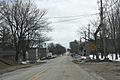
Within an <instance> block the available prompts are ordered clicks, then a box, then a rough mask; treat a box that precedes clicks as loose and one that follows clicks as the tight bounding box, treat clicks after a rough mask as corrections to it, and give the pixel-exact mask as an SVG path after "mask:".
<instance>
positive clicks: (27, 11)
mask: <svg viewBox="0 0 120 80" xmlns="http://www.w3.org/2000/svg"><path fill="white" fill-rule="evenodd" d="M45 14H46V11H45V10H42V9H38V8H37V7H35V5H34V4H33V3H32V2H31V1H30V0H27V1H24V0H13V1H12V0H9V1H6V0H4V1H1V2H0V15H1V16H2V18H3V19H4V22H5V23H6V24H7V26H8V28H9V29H10V32H11V34H12V36H13V38H14V46H15V48H16V59H15V60H16V61H18V59H19V55H22V53H23V45H24V41H26V40H29V37H30V35H32V34H33V33H34V32H41V31H44V30H47V29H49V27H48V25H49V23H48V22H47V20H46V19H44V16H45Z"/></svg>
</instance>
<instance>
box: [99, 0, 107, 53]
mask: <svg viewBox="0 0 120 80" xmlns="http://www.w3.org/2000/svg"><path fill="white" fill-rule="evenodd" d="M100 7H101V8H100V19H101V21H100V24H101V27H102V31H103V32H102V37H103V51H104V54H106V40H105V38H106V36H105V26H104V23H103V19H104V18H103V1H102V0H100Z"/></svg>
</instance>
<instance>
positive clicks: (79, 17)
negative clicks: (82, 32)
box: [52, 13, 99, 23]
mask: <svg viewBox="0 0 120 80" xmlns="http://www.w3.org/2000/svg"><path fill="white" fill-rule="evenodd" d="M98 14H99V13H95V14H89V15H79V16H78V15H76V16H61V17H52V18H55V19H56V18H67V19H64V20H59V21H55V22H52V23H60V22H69V21H74V20H79V19H81V17H85V16H93V15H98ZM71 18H72V19H71Z"/></svg>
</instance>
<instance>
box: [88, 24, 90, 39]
mask: <svg viewBox="0 0 120 80" xmlns="http://www.w3.org/2000/svg"><path fill="white" fill-rule="evenodd" d="M89 39H90V24H88V40H89Z"/></svg>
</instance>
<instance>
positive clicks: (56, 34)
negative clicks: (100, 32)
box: [36, 0, 99, 48]
mask: <svg viewBox="0 0 120 80" xmlns="http://www.w3.org/2000/svg"><path fill="white" fill-rule="evenodd" d="M36 3H37V6H38V7H39V8H44V9H46V10H47V11H48V13H47V17H48V18H49V21H52V22H53V23H52V24H51V26H52V27H53V29H54V30H53V31H52V32H50V33H49V34H48V36H50V37H52V39H53V40H52V41H51V42H55V43H60V44H62V45H64V46H65V47H67V48H68V47H69V42H70V41H73V40H75V39H77V40H78V39H79V36H78V34H77V31H78V29H79V27H81V26H83V25H88V23H89V22H90V20H93V19H94V18H95V17H96V16H95V15H94V16H93V15H90V14H95V13H98V12H99V11H98V5H97V0H36ZM79 15H80V16H79ZM81 15H83V16H81ZM66 16H77V17H67V18H66ZM54 17H63V18H54ZM76 18H77V19H76ZM71 19H76V20H72V21H68V20H71ZM66 20H67V21H66ZM61 21H62V22H61Z"/></svg>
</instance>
